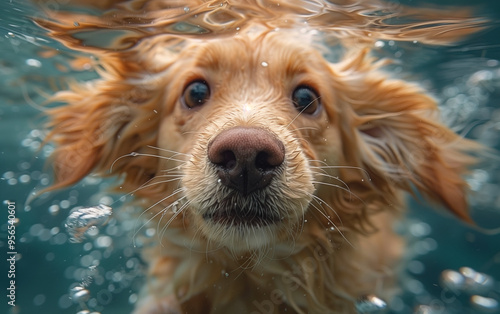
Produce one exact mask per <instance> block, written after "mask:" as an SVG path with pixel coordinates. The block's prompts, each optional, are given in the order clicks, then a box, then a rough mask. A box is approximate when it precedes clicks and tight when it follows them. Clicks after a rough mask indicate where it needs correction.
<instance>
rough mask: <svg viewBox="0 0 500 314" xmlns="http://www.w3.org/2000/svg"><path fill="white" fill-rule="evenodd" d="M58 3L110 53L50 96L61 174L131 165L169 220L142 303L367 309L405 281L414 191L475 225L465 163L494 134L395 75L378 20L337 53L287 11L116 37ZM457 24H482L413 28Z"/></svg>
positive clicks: (63, 37) (209, 309) (131, 179)
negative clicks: (479, 132)
mask: <svg viewBox="0 0 500 314" xmlns="http://www.w3.org/2000/svg"><path fill="white" fill-rule="evenodd" d="M148 3H149V4H150V5H151V6H153V4H151V3H152V1H150V2H145V3H143V7H141V10H145V11H148V10H147V5H148ZM157 3H158V2H157ZM162 3H165V4H166V1H163V2H162ZM193 3H194V2H193ZM196 3H198V4H204V2H196ZM241 3H242V6H243V7H245V8H248V7H250V8H253V9H255V10H257V9H259V3H257V2H255V3H253V2H252V1H242V2H241ZM292 3H293V4H296V3H295V2H292ZM205 4H206V3H205ZM110 5H111V4H110ZM210 5H212V4H210ZM174 7H175V6H174ZM207 7H210V6H204V7H203V9H206V8H207ZM283 7H285V5H283ZM283 7H282V8H283ZM116 8H121V9H122V10H123V12H125V11H126V10H125V8H127V9H129V8H130V7H125V6H123V7H121V6H120V5H118V6H116ZM116 8H115V10H114V11H111V12H112V13H113V14H114V15H113V16H114V17H116V16H118V17H120V18H123V20H125V17H126V14H123V15H120V12H122V11H120V10H118V9H116ZM144 8H146V9H144ZM189 8H190V10H192V11H191V13H193V15H192V16H193V17H196V15H195V13H196V12H194V10H193V9H192V8H194V7H193V6H189ZM346 8H348V6H347V5H346ZM180 9H182V6H177V7H175V10H177V11H179V10H180ZM289 9H290V10H291V9H297V7H294V6H293V5H292V4H290V7H289ZM340 9H341V6H340V5H339V6H338V7H337V10H340ZM117 10H118V11H117ZM172 10H174V9H172ZM214 10H215V9H214ZM177 11H175V12H177ZM185 11H188V10H186V9H185ZM117 12H118V13H117ZM123 12H122V13H123ZM141 12H142V11H141ZM152 12H153V11H152ZM203 12H205V11H203ZM217 12H219V13H221V12H220V11H217ZM228 12H229V11H224V12H223V13H227V14H229V13H230V12H229V13H228ZM280 12H281V11H280ZM427 13H429V12H427ZM51 14H52V15H51V16H52V17H53V20H55V21H56V22H54V21H48V20H45V21H41V20H39V21H38V23H39V24H40V25H41V26H43V27H45V28H47V29H49V30H50V32H51V33H50V34H51V35H52V36H53V37H54V38H57V39H59V40H60V41H61V42H63V43H64V44H65V45H67V46H68V47H71V48H73V49H77V50H80V51H91V52H92V53H94V54H95V55H96V56H97V59H98V60H99V61H98V62H99V63H98V64H97V65H96V70H97V72H98V73H99V74H100V78H99V79H96V80H93V81H90V82H87V83H82V84H72V85H71V86H70V88H69V89H68V90H66V91H61V92H59V93H57V94H56V95H55V96H54V98H53V100H54V101H57V102H64V103H66V105H64V106H58V107H55V108H53V109H50V110H49V117H50V122H49V129H50V134H49V137H48V141H51V142H53V143H54V144H55V145H56V149H55V151H54V154H53V157H52V163H53V165H54V170H55V179H56V181H55V183H54V185H53V187H52V188H54V189H56V188H63V187H67V186H70V185H72V184H74V183H76V182H78V181H79V180H81V179H82V178H83V177H85V176H86V175H87V174H89V173H91V172H94V173H98V174H101V175H104V176H117V177H119V178H120V181H119V182H120V183H119V186H118V189H119V190H120V191H123V192H126V193H132V194H133V195H134V196H135V198H136V199H137V200H138V202H139V203H140V204H141V206H142V208H143V212H142V213H141V214H140V216H141V217H146V220H149V221H150V223H152V224H156V225H157V226H158V230H159V233H158V243H157V245H155V246H153V247H152V248H148V249H145V250H144V259H145V260H146V261H147V262H148V264H149V273H148V281H147V284H146V287H145V288H144V289H143V292H142V297H141V299H140V301H139V302H138V304H137V306H136V309H135V313H237V312H245V313H284V312H287V313H355V312H356V308H355V304H356V300H359V298H360V297H362V296H366V295H371V294H375V295H377V296H380V297H382V298H386V299H390V297H391V295H392V294H393V293H394V292H395V291H396V288H395V287H396V285H395V282H396V281H397V274H398V270H397V269H398V265H399V260H400V259H401V256H402V254H403V252H404V240H403V238H402V237H401V236H400V235H398V234H397V233H396V232H395V231H394V228H393V226H394V223H395V222H397V221H398V220H400V219H401V218H402V216H403V215H404V209H405V202H404V197H405V196H404V195H405V194H406V193H407V192H409V193H412V194H420V195H423V196H425V197H427V198H428V199H430V200H431V201H434V202H436V203H437V204H440V205H442V206H443V207H444V208H446V209H448V210H449V211H450V212H452V213H453V214H455V215H456V216H458V217H459V218H460V219H461V220H463V221H466V222H471V219H470V217H469V215H468V211H467V200H466V194H467V184H466V182H465V181H464V179H463V178H462V176H463V175H464V174H465V173H466V172H467V169H468V168H469V167H470V166H471V165H472V164H473V163H474V162H475V159H474V158H473V157H472V155H471V152H473V151H475V150H477V149H478V147H479V146H478V144H476V143H474V142H472V141H469V140H466V139H464V138H462V137H460V136H458V135H457V134H455V133H454V132H453V131H452V130H450V129H449V128H448V127H447V126H445V125H443V124H442V123H441V122H440V120H439V112H438V108H437V104H436V100H435V99H433V97H431V96H430V95H429V94H428V93H427V92H426V91H425V90H423V89H422V88H421V87H420V86H419V85H418V84H414V83H410V82H407V81H404V80H401V79H397V78H393V77H391V76H390V74H387V73H385V72H384V65H386V63H385V62H384V61H380V60H378V59H377V58H375V57H373V56H372V55H371V53H370V52H371V51H370V50H371V48H372V47H373V45H368V44H363V43H365V42H369V41H370V40H372V39H371V38H369V36H367V35H364V36H361V35H359V34H358V35H359V38H360V39H359V40H357V41H354V43H353V41H352V38H351V39H349V38H345V41H344V43H347V44H346V47H348V49H347V48H346V49H345V51H344V52H343V56H342V59H341V60H339V61H336V62H333V61H329V60H328V59H327V58H326V57H325V53H324V51H325V49H324V47H325V45H327V44H326V41H322V40H317V37H321V33H318V32H317V31H311V30H310V29H306V30H305V31H304V26H298V23H295V24H293V26H291V24H287V23H291V22H290V21H291V20H292V17H291V16H290V15H285V13H283V15H284V16H285V18H286V21H287V22H286V23H285V22H284V19H285V18H284V19H283V20H280V21H281V22H279V23H278V24H279V25H280V28H279V29H277V28H276V27H275V25H273V24H272V23H270V22H263V21H254V22H252V23H249V24H248V25H247V27H241V28H240V27H238V28H236V27H235V28H234V29H235V30H237V31H236V32H235V33H231V34H230V35H227V34H225V35H224V36H220V37H218V36H212V35H213V34H212V35H211V34H208V35H206V36H205V37H196V36H192V37H189V36H188V35H186V36H182V35H179V34H177V33H175V34H173V35H172V34H170V36H160V35H158V36H149V37H148V36H144V37H143V38H141V40H136V41H133V43H134V45H133V46H129V47H126V49H117V50H115V51H113V50H106V49H103V48H102V47H97V48H95V47H94V48H92V47H89V45H84V44H83V41H82V40H76V39H75V38H76V37H77V36H75V32H76V31H77V30H79V29H80V30H81V29H83V30H85V29H90V30H95V29H96V25H97V24H96V23H98V21H99V18H98V17H95V16H87V18H86V20H85V22H80V23H79V25H78V27H77V26H72V25H70V24H69V21H74V20H75V16H74V15H71V13H64V12H52V13H51ZM65 14H66V15H65ZM200 14H201V13H200ZM234 14H236V13H234ZM351 14H354V13H352V12H351ZM216 16H217V17H220V18H222V17H221V16H225V15H223V14H218V15H216ZM212 17H213V16H212ZM197 18H198V17H197ZM129 20H131V19H129ZM57 21H58V22H57ZM64 21H66V22H67V23H63V22H64ZM197 21H200V19H199V18H198V20H197ZM71 23H74V22H71ZM110 23H111V24H112V23H113V22H110ZM339 23H340V22H339ZM459 23H463V24H460V25H469V26H470V29H472V28H473V27H472V26H473V25H476V24H474V23H475V22H474V21H471V20H468V19H466V18H457V19H456V24H453V23H451V24H448V25H444V26H443V25H440V26H436V27H438V28H439V27H445V28H446V29H447V30H448V33H447V36H441V37H439V36H438V35H437V33H438V32H435V33H433V32H431V30H429V29H427V31H428V32H429V34H430V35H427V37H424V36H423V35H422V34H425V29H422V28H417V27H415V33H414V35H415V36H416V37H414V38H409V39H408V40H413V39H415V38H418V39H420V40H424V39H425V38H427V39H428V41H429V42H432V43H436V42H442V43H444V42H448V41H450V40H456V39H458V38H461V37H463V35H464V34H468V33H467V31H465V30H464V29H465V28H461V29H460V30H457V32H455V33H453V30H454V27H455V26H456V25H457V24H459ZM468 23H469V24H468ZM68 25H70V26H68ZM99 25H101V26H102V25H104V24H99ZM172 25H173V24H172ZM287 25H288V26H287ZM205 26H206V25H205ZM223 26H224V25H223ZM169 27H170V26H169ZM208 27H209V26H207V28H208ZM97 28H98V27H97ZM169 29H170V28H169ZM221 29H225V28H224V27H222V28H221ZM440 30H442V29H437V31H440ZM389 33H390V32H389ZM389 33H387V34H385V37H384V36H381V37H383V38H387V37H388V36H389V35H390V34H389ZM433 34H436V35H433ZM440 34H441V35H442V34H443V33H440ZM379 35H380V34H379ZM347 37H349V36H347ZM438 37H439V38H438ZM443 37H446V38H443ZM122 42H127V41H122ZM372 43H373V42H372Z"/></svg>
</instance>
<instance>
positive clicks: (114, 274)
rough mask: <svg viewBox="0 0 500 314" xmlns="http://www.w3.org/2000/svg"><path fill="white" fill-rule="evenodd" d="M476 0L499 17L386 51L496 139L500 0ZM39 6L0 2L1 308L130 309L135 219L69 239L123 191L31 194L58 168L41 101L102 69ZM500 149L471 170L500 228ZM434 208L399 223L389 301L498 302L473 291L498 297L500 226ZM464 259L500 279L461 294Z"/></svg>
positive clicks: (484, 214) (84, 186) (89, 184)
mask: <svg viewBox="0 0 500 314" xmlns="http://www.w3.org/2000/svg"><path fill="white" fill-rule="evenodd" d="M392 2H396V1H392ZM401 2H404V3H406V4H409V5H412V6H422V5H425V4H428V3H429V2H425V1H410V0H407V1H401ZM432 3H433V4H469V3H470V1H444V0H442V1H433V2H432ZM474 4H475V5H477V6H479V7H480V8H481V9H480V10H479V12H480V13H481V14H485V15H487V16H488V17H489V18H490V19H491V27H490V28H489V29H488V30H485V31H483V32H481V33H480V34H478V35H474V36H472V37H471V38H469V39H467V40H466V41H464V42H461V43H459V44H458V45H454V46H449V47H430V46H422V45H413V46H412V45H408V44H399V43H397V42H382V41H381V42H380V43H379V45H380V46H381V47H382V48H383V49H382V52H383V53H386V54H391V55H394V56H395V57H396V58H397V59H399V60H400V61H401V62H400V65H399V66H395V67H394V70H395V71H396V72H398V75H402V76H405V77H408V78H409V79H413V80H417V81H420V82H421V83H422V84H423V85H424V86H426V87H427V88H428V89H429V90H430V91H431V92H432V93H433V94H434V95H436V96H437V97H438V98H439V99H440V100H441V107H442V111H443V117H444V118H445V119H446V120H447V122H449V123H450V124H452V125H455V126H457V129H458V130H460V132H463V133H464V134H466V135H467V136H468V137H471V138H473V139H476V140H478V141H480V142H482V143H484V144H485V145H487V146H489V147H492V148H495V149H500V36H498V34H499V31H500V27H499V23H498V22H499V21H500V4H499V3H498V2H497V1H494V0H488V1H486V0H481V1H475V2H474ZM36 14H37V11H36V10H35V9H33V7H32V6H30V5H29V4H28V3H27V2H26V1H3V2H1V3H0V82H1V84H0V202H2V204H0V208H1V209H0V255H1V257H0V278H1V279H0V285H1V286H0V288H1V289H2V291H4V293H3V294H2V296H1V297H0V313H77V312H78V311H79V310H82V309H84V308H85V307H87V308H88V309H89V310H90V311H91V312H92V311H96V312H99V313H103V314H104V313H128V312H130V311H131V309H132V308H133V304H134V302H135V300H136V299H137V294H138V291H139V288H140V286H141V284H142V282H143V276H144V264H143V263H142V261H141V260H140V257H139V255H138V254H137V249H136V248H135V247H134V245H133V233H134V232H133V231H134V228H135V227H136V226H134V224H133V223H130V222H129V223H127V222H120V221H119V220H117V219H115V218H113V219H112V220H111V221H109V223H108V224H107V225H106V226H105V227H104V228H102V230H99V232H98V233H95V234H93V236H92V237H91V238H90V239H89V240H88V241H85V242H83V243H71V242H70V241H69V239H70V236H69V235H68V234H67V233H66V230H65V228H64V221H65V219H66V217H67V215H68V213H69V211H70V210H71V209H72V208H74V207H76V206H87V205H89V204H98V203H112V202H115V201H118V200H119V199H118V196H115V195H109V194H106V193H103V192H101V191H103V190H105V188H106V187H107V186H108V182H107V181H102V180H100V179H97V178H93V177H90V178H87V179H85V180H84V181H83V182H81V183H80V184H78V185H77V186H75V187H74V188H71V189H68V190H65V191H61V192H57V193H50V194H45V195H43V196H41V197H39V198H36V199H35V200H33V201H32V202H31V203H29V204H27V199H28V198H29V196H30V195H31V193H32V192H33V191H34V190H35V189H40V188H41V187H42V188H43V187H46V186H47V185H48V184H49V182H50V180H51V175H50V171H49V170H50V169H46V168H45V167H44V166H45V164H46V158H47V156H48V155H49V154H50V152H51V149H52V148H51V147H50V146H45V147H42V146H41V142H42V140H43V137H44V135H45V133H44V131H43V128H42V124H43V121H44V118H43V112H42V110H43V108H41V106H40V105H41V104H42V103H43V101H44V99H45V98H46V96H47V95H50V94H51V93H53V92H54V91H56V90H58V89H59V88H61V87H62V86H64V82H65V81H68V80H70V79H72V80H79V81H84V80H88V79H91V78H93V77H95V73H93V72H92V71H80V72H73V71H71V70H69V69H70V66H69V64H68V62H69V60H70V56H71V53H70V52H69V51H68V50H67V49H65V48H63V47H61V46H60V45H59V44H58V43H56V42H54V41H53V40H51V39H49V38H48V37H47V36H46V35H45V33H44V31H43V30H41V29H40V28H38V27H37V26H36V25H35V24H34V23H32V22H31V20H30V16H34V15H36ZM46 46H50V47H55V48H59V49H61V50H60V54H59V55H58V56H56V57H54V58H50V60H49V59H45V58H44V57H43V56H42V55H41V54H40V53H41V51H42V50H43V49H42V48H43V47H46ZM401 73H404V75H403V74H401ZM496 157H497V158H491V159H489V160H487V161H486V162H484V163H483V164H481V165H480V167H478V169H475V170H474V171H473V172H472V173H471V175H470V178H469V182H470V184H471V186H472V190H473V193H472V195H471V208H472V216H473V218H474V220H475V221H476V222H477V224H478V225H479V226H481V227H484V228H489V229H492V228H498V227H500V192H499V191H500V159H498V158H499V156H496ZM7 200H8V201H10V202H11V203H12V202H15V216H16V218H17V219H18V222H17V224H16V229H15V230H16V231H15V248H14V249H15V251H16V252H17V253H18V255H17V261H16V262H15V269H14V270H15V272H14V274H15V278H8V276H9V274H12V272H11V273H9V271H10V270H12V267H11V263H10V262H9V261H8V258H9V257H10V255H9V252H11V251H12V250H10V249H9V243H8V241H7V236H8V231H9V227H8V226H9V224H8V222H7V220H8V219H9V218H8V214H9V213H8V209H9V206H8V203H7V202H6V201H7ZM114 206H117V207H118V206H119V203H116V204H115V205H114ZM429 207H430V206H429V205H428V204H425V203H424V202H421V201H413V202H412V208H411V212H410V215H409V220H408V221H407V222H406V223H405V224H404V225H403V226H402V227H401V228H402V229H404V230H406V231H407V232H408V233H409V237H410V243H409V251H410V253H411V254H412V257H411V259H410V261H408V263H407V265H406V270H405V274H406V275H405V276H404V278H403V280H402V286H403V288H404V289H403V290H404V291H403V292H402V294H401V295H400V296H399V297H398V298H396V299H395V300H393V302H392V303H391V305H390V312H391V313H428V314H434V313H500V310H499V308H498V307H497V308H496V310H492V311H487V310H485V309H481V308H480V307H479V306H478V305H477V302H476V301H475V300H477V299H474V298H472V296H473V295H476V294H477V295H480V296H483V297H487V298H490V299H491V300H495V301H497V302H500V282H499V281H500V235H488V234H484V233H481V232H478V231H476V230H474V229H473V228H470V227H467V226H465V225H463V224H461V223H460V222H458V221H457V220H456V219H454V218H451V217H448V216H445V215H441V214H439V213H436V212H435V211H433V210H431V209H430V208H429ZM95 260H98V261H99V263H98V264H97V265H96V264H95V263H94V262H93V261H95ZM464 266H466V267H470V268H472V269H474V270H476V271H478V272H482V273H484V274H487V275H489V276H491V278H492V280H493V281H494V285H493V286H492V287H489V286H488V287H487V289H483V290H481V289H479V288H478V290H477V291H466V292H464V291H462V292H459V293H452V292H450V290H449V289H447V288H446V287H443V285H442V284H441V283H440V276H441V275H442V273H443V271H446V270H454V271H458V270H459V268H461V267H464ZM10 280H15V284H14V286H15V304H16V307H12V306H10V305H9V304H8V301H9V300H10V299H9V298H7V295H6V294H5V291H7V293H10V291H11V290H12V289H11V290H8V288H9V287H10ZM82 283H84V284H85V285H87V286H88V290H89V293H90V295H89V298H88V299H87V300H85V302H83V303H78V302H74V300H72V299H70V297H69V295H70V290H71V288H72V287H74V286H75V285H78V284H82ZM419 306H420V307H419ZM425 306H427V307H428V308H425ZM426 309H427V310H428V311H427V312H424V310H426ZM418 311H421V312H418Z"/></svg>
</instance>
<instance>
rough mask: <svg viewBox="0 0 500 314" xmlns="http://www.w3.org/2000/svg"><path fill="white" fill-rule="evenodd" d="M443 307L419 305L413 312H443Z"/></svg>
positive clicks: (420, 313)
mask: <svg viewBox="0 0 500 314" xmlns="http://www.w3.org/2000/svg"><path fill="white" fill-rule="evenodd" d="M442 313H443V309H441V308H439V309H435V308H433V307H432V306H429V305H419V306H417V307H416V308H415V310H414V311H413V314H442Z"/></svg>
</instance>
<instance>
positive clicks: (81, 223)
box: [65, 204, 112, 242]
mask: <svg viewBox="0 0 500 314" xmlns="http://www.w3.org/2000/svg"><path fill="white" fill-rule="evenodd" d="M111 214H112V210H111V207H109V206H106V205H103V204H99V205H98V206H95V207H80V208H75V209H73V210H72V211H71V213H70V214H69V216H68V218H67V219H66V223H65V227H66V230H67V231H68V233H69V234H70V236H71V238H70V241H71V242H82V241H83V238H84V236H85V233H86V232H89V231H92V229H94V228H98V227H102V226H104V225H105V224H106V223H107V222H108V220H109V216H111Z"/></svg>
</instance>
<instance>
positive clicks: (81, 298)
mask: <svg viewBox="0 0 500 314" xmlns="http://www.w3.org/2000/svg"><path fill="white" fill-rule="evenodd" d="M69 297H70V298H71V299H72V300H73V302H75V303H80V302H86V301H88V299H89V298H90V292H89V291H88V290H87V289H85V288H83V287H80V286H76V287H73V288H71V289H70V291H69Z"/></svg>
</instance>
